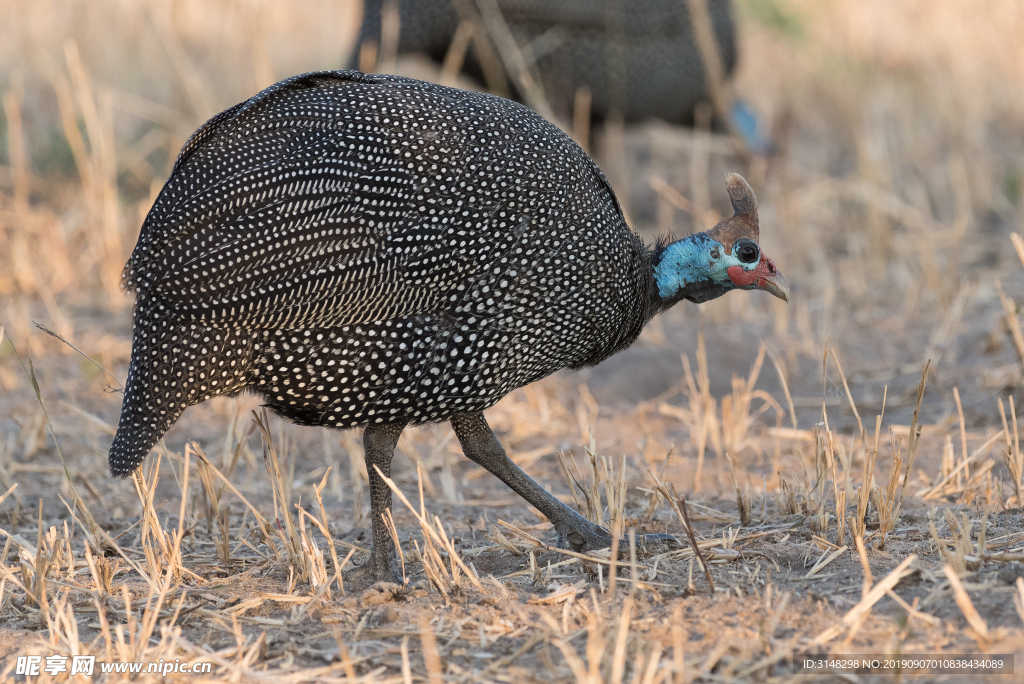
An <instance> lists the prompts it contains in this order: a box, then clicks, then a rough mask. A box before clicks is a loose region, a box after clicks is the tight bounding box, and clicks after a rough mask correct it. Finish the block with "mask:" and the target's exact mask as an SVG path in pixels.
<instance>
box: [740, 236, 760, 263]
mask: <svg viewBox="0 0 1024 684" xmlns="http://www.w3.org/2000/svg"><path fill="white" fill-rule="evenodd" d="M759 256H760V253H759V251H758V249H757V245H756V244H755V243H754V242H753V241H751V240H743V241H741V242H740V243H739V244H738V245H737V246H736V257H737V258H738V259H739V260H740V261H742V262H743V263H745V264H752V263H754V262H755V261H757V259H758V257H759Z"/></svg>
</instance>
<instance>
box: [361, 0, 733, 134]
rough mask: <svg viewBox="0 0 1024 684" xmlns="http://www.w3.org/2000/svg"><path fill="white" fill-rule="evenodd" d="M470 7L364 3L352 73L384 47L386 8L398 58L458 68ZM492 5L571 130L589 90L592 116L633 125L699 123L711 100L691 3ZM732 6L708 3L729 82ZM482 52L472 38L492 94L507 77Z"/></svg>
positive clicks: (572, 0)
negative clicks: (525, 48) (699, 110)
mask: <svg viewBox="0 0 1024 684" xmlns="http://www.w3.org/2000/svg"><path fill="white" fill-rule="evenodd" d="M467 4H468V5H469V7H470V9H471V10H472V9H473V5H474V4H476V5H477V6H482V3H474V2H472V0H470V2H468V3H466V2H464V1H460V2H453V0H415V2H410V1H409V0H403V1H402V2H392V0H366V1H365V2H364V3H363V23H362V26H361V28H360V31H359V36H358V38H356V43H355V54H354V55H353V57H352V62H353V64H354V63H355V62H356V60H357V59H358V53H359V52H360V50H361V49H362V48H363V47H364V46H369V45H374V44H377V43H380V42H383V40H382V39H383V37H382V31H381V29H382V27H383V25H384V24H385V23H386V22H385V21H384V19H383V17H384V14H385V11H386V10H385V7H386V6H387V5H392V6H393V7H394V6H397V10H398V19H399V21H398V24H399V26H400V28H401V30H400V31H399V32H398V45H397V46H395V47H396V48H397V50H398V52H399V53H402V54H406V53H422V54H425V55H427V56H429V57H431V58H433V59H434V60H436V62H437V63H438V64H441V63H443V62H447V61H450V59H451V56H450V54H449V53H450V52H451V50H452V46H453V41H454V40H455V35H456V33H458V32H459V27H460V25H463V20H462V17H461V16H460V14H461V13H463V12H465V11H466V10H465V9H462V10H459V9H457V6H459V5H462V6H465V5H467ZM489 4H491V5H492V6H493V7H494V9H495V10H496V11H497V12H499V13H500V14H501V15H502V17H503V19H504V21H505V22H506V23H507V26H508V30H509V32H510V33H511V35H512V37H513V38H514V39H515V42H516V43H517V44H518V45H530V46H531V50H530V52H531V58H532V61H533V63H534V66H535V68H534V69H533V73H535V74H536V75H537V79H538V81H539V85H540V86H541V90H542V91H543V92H544V93H545V95H546V96H547V99H548V101H549V103H550V105H551V107H552V109H553V110H554V111H555V114H557V115H559V116H561V117H563V118H564V119H565V120H566V121H571V120H572V115H573V110H574V101H575V95H576V93H577V92H578V90H579V88H581V87H586V88H587V89H588V90H589V91H590V93H591V96H592V98H593V99H592V101H591V108H590V112H591V114H592V115H593V116H594V118H596V119H601V120H603V119H605V118H607V117H608V116H609V115H611V114H612V113H613V112H616V113H617V114H618V115H621V116H622V118H623V119H624V120H625V121H627V122H633V121H645V120H647V119H650V118H652V117H653V118H658V119H662V120H663V121H668V122H670V123H688V122H692V121H693V112H694V106H695V105H696V104H697V103H698V102H700V101H701V100H707V99H709V93H708V88H707V80H706V78H705V75H704V64H703V61H702V59H701V56H700V50H699V49H698V48H697V40H696V37H695V35H694V31H693V26H692V24H691V20H690V10H689V7H688V4H687V2H686V0H630V1H629V2H628V3H627V2H623V0H497V2H495V3H489ZM730 5H731V1H730V0H708V2H707V11H708V16H709V18H710V20H711V26H712V30H713V32H714V39H715V43H716V45H718V48H719V53H720V55H721V60H722V68H723V76H728V75H729V74H731V73H732V71H733V69H734V68H735V66H736V53H737V50H736V39H737V36H736V26H735V24H734V22H733V19H732V8H731V7H730ZM484 23H485V24H486V23H487V22H484ZM384 33H387V31H386V30H385V31H384ZM478 49H479V46H478V43H477V38H474V40H473V48H472V49H471V50H469V51H467V53H466V60H465V63H464V67H465V69H466V71H467V73H468V74H469V75H471V76H473V77H474V78H476V79H477V80H478V81H480V82H483V81H487V82H488V84H490V85H491V86H492V88H491V89H492V90H494V89H495V88H501V87H503V86H504V85H505V84H504V83H503V82H502V81H501V79H500V78H499V79H497V80H495V78H494V74H492V73H490V72H486V71H485V70H484V69H483V68H482V66H481V63H482V62H483V61H484V60H481V59H479V58H478V57H477V55H476V52H477V50H478ZM499 74H500V70H499ZM636 74H643V77H642V78H637V77H636V76H635V75H636ZM487 76H490V78H489V79H488V78H487ZM509 86H510V87H511V89H512V90H513V94H515V95H516V96H518V97H522V96H523V93H521V92H518V91H517V89H516V82H515V79H511V83H510V84H509Z"/></svg>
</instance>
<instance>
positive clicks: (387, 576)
mask: <svg viewBox="0 0 1024 684" xmlns="http://www.w3.org/2000/svg"><path fill="white" fill-rule="evenodd" d="M343 574H344V576H345V580H346V581H360V580H373V582H374V583H375V584H376V583H379V582H387V583H389V584H396V585H398V586H401V585H402V580H401V579H399V577H398V573H397V572H395V569H394V568H393V567H392V566H391V563H379V564H378V563H374V558H373V556H370V558H369V559H368V560H367V561H366V562H365V563H363V564H362V565H357V566H356V567H354V568H352V569H351V570H349V571H348V572H346V573H343Z"/></svg>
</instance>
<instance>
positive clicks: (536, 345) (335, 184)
mask: <svg viewBox="0 0 1024 684" xmlns="http://www.w3.org/2000/svg"><path fill="white" fill-rule="evenodd" d="M726 183H727V186H728V190H729V195H730V197H731V198H732V203H733V207H734V210H735V214H734V215H733V216H732V217H731V218H729V219H727V220H725V221H722V222H721V223H719V224H718V225H717V226H715V227H714V228H713V229H711V230H709V231H707V232H703V233H697V234H695V235H691V236H689V237H687V238H685V239H683V240H679V241H677V242H673V243H671V244H659V245H658V246H656V247H654V248H647V247H645V246H644V244H643V242H642V241H641V240H640V238H639V237H638V236H637V235H636V234H635V233H634V232H633V231H632V230H631V229H630V228H629V227H628V226H627V225H626V222H625V220H624V219H623V216H622V212H621V210H620V208H619V205H618V203H617V201H616V199H615V194H614V193H613V192H612V189H611V187H610V186H609V185H608V181H607V180H605V177H604V175H603V174H602V173H601V171H600V169H598V167H597V165H596V164H594V162H593V161H592V160H591V159H590V157H588V156H587V154H586V153H585V152H584V151H583V150H582V149H580V147H579V146H577V145H576V144H575V143H574V142H573V141H572V140H571V139H570V138H569V137H568V136H566V135H565V134H564V133H563V132H562V131H560V130H559V129H558V128H556V127H555V126H553V125H552V124H550V123H548V122H547V121H545V120H544V119H542V118H541V117H539V116H538V115H536V114H535V113H533V112H532V111H530V110H529V109H527V108H525V107H523V106H522V105H519V104H516V103H515V102H511V101H509V100H506V99H502V98H499V97H494V96H491V95H486V94H482V93H477V92H467V91H462V90H456V89H453V88H446V87H442V86H438V85H434V84H430V83H424V82H420V81H415V80H412V79H407V78H399V77H394V76H379V75H367V74H362V73H359V72H352V71H340V72H317V73H310V74H303V75H300V76H295V77H293V78H290V79H287V80H285V81H282V82H280V83H278V84H276V85H273V86H271V87H269V88H267V89H266V90H264V91H263V92H261V93H259V94H258V95H256V96H255V97H253V98H252V99H250V100H247V101H246V102H243V103H241V104H238V105H236V106H234V107H232V108H231V109H228V110H227V111H225V112H223V113H221V114H219V115H217V116H215V117H214V118H212V119H211V120H210V121H208V122H207V123H206V124H205V125H203V127H202V128H200V129H199V130H198V131H196V133H195V134H193V135H192V137H191V138H190V139H189V141H188V142H187V143H186V144H185V146H184V147H183V148H182V150H181V153H180V155H179V156H178V159H177V161H176V162H175V165H174V169H173V171H172V172H171V176H170V178H169V179H168V181H167V183H166V184H165V185H164V187H163V190H162V191H161V192H160V195H159V196H158V197H157V200H156V202H155V203H154V204H153V207H152V209H151V210H150V212H149V214H148V216H147V217H146V220H145V222H144V223H143V226H142V232H141V234H140V236H139V241H138V244H137V245H136V247H135V250H134V251H133V252H132V255H131V257H130V258H129V260H128V264H127V265H126V266H125V270H124V274H123V284H124V287H125V289H126V290H128V291H131V292H134V293H135V297H136V301H135V309H134V314H133V339H132V354H131V364H130V366H129V369H128V380H127V382H126V385H125V392H124V404H123V407H122V410H121V417H120V421H119V423H118V426H117V434H116V435H115V437H114V441H113V444H112V445H111V447H110V469H111V472H112V473H113V474H115V475H119V476H127V475H128V474H129V473H130V472H131V471H132V470H133V469H135V468H136V467H137V466H138V465H139V464H140V463H141V462H142V461H143V459H144V458H145V457H146V455H147V454H148V453H149V451H150V449H151V448H152V447H153V446H154V445H155V444H156V442H157V441H158V440H159V439H160V438H161V437H162V436H163V434H164V433H165V432H166V431H167V430H168V429H169V428H170V427H171V425H172V424H173V423H174V421H175V420H176V419H177V418H178V417H179V416H180V415H181V413H182V412H183V411H184V410H185V409H186V408H187V407H188V406H190V405H193V404H197V403H200V402H202V401H205V400H206V399H209V398H211V397H214V396H221V395H232V394H237V393H238V392H241V391H242V390H248V391H250V392H253V393H255V394H257V395H258V396H260V397H261V398H262V399H263V400H264V402H265V405H266V406H267V407H268V408H270V409H271V410H273V411H274V412H275V413H277V414H278V415H280V416H282V417H285V418H287V419H289V420H291V421H294V422H296V423H299V424H301V425H318V426H324V427H334V428H343V429H344V428H354V427H365V428H366V429H365V432H364V434H363V442H364V445H365V453H366V466H367V471H368V475H369V480H370V494H371V512H372V526H373V540H372V544H373V545H372V552H371V557H370V560H369V561H368V562H367V564H366V565H364V569H365V571H366V572H368V573H370V574H372V576H373V577H374V578H376V579H388V580H391V579H393V578H394V569H393V566H392V559H393V552H394V550H393V545H392V541H391V537H390V535H389V533H388V531H387V529H386V527H385V526H384V524H383V522H382V514H383V513H384V512H385V510H387V509H388V508H389V507H390V505H391V492H390V490H389V489H388V488H387V486H386V484H385V482H384V481H383V480H382V479H381V477H380V476H379V475H378V474H377V471H376V469H375V467H376V468H379V469H380V471H381V472H383V473H384V475H385V476H387V475H389V474H390V468H391V460H392V456H393V453H394V448H395V444H396V443H397V441H398V437H399V435H400V433H401V432H402V430H403V428H405V426H407V425H416V424H422V423H430V422H438V421H442V420H449V421H451V424H452V427H453V428H454V430H455V434H456V436H457V437H458V439H459V442H460V443H461V445H462V449H463V451H464V453H465V454H466V456H468V457H469V458H470V459H471V460H473V461H475V462H476V463H478V464H480V465H481V466H483V467H484V468H486V469H487V470H489V471H490V472H492V473H493V474H495V475H496V476H498V477H499V478H500V479H501V480H502V481H503V482H504V483H505V484H506V485H508V486H509V487H510V488H511V489H513V490H514V491H515V492H517V493H518V494H519V495H520V496H522V497H523V498H524V499H526V501H528V502H529V503H530V504H532V505H533V506H535V507H536V508H537V509H538V510H539V511H540V512H541V513H543V514H544V515H545V516H547V518H548V519H549V520H550V521H551V522H552V523H553V525H554V527H555V529H556V530H557V532H558V535H559V543H560V544H563V545H568V546H570V547H572V548H574V549H577V550H579V549H585V548H602V547H604V546H607V545H608V543H609V534H608V532H607V531H606V530H605V529H604V528H602V527H600V526H598V525H596V524H594V523H592V522H589V521H587V520H586V519H584V518H583V517H582V516H580V515H579V514H578V513H576V512H575V511H574V510H572V509H571V508H569V507H568V506H566V505H565V504H563V503H562V502H560V501H559V500H558V499H556V498H555V497H553V496H552V495H551V494H549V493H548V492H547V491H546V490H545V489H544V488H543V487H541V486H540V485H538V484H537V483H536V482H534V481H533V480H532V479H530V477H529V476H528V475H527V474H526V473H524V472H523V471H522V470H520V469H519V468H518V467H517V466H516V465H515V464H514V463H513V462H512V461H511V460H510V459H509V458H508V457H507V456H506V454H505V451H504V450H503V449H502V446H501V444H500V443H499V441H498V439H497V438H496V437H495V436H494V433H493V432H492V431H491V429H490V428H489V427H488V425H487V422H486V420H484V416H483V411H484V409H487V408H488V407H490V406H493V405H494V404H495V403H496V402H497V401H498V400H499V399H501V398H502V397H503V396H505V395H506V394H507V393H509V392H510V391H512V390H514V389H516V388H518V387H522V386H524V385H526V384H528V383H531V382H533V381H535V380H539V379H540V378H543V377H545V376H547V375H549V374H551V373H553V372H555V371H557V370H559V369H562V368H566V367H568V368H581V367H584V366H589V365H593V364H596V363H598V362H600V361H602V360H603V359H606V358H608V357H609V356H611V355H612V354H614V353H616V352H618V351H621V350H623V349H625V348H626V347H628V346H629V345H630V344H632V343H633V342H634V341H635V340H636V338H637V336H638V335H639V334H640V330H641V329H642V328H643V326H644V324H645V323H647V321H649V320H650V319H651V317H652V316H654V315H655V314H656V313H658V312H660V311H663V310H665V309H666V308H668V307H669V306H671V305H672V304H674V303H676V302H679V301H680V300H683V299H687V300H690V301H693V302H704V301H707V300H709V299H713V298H715V297H719V296H721V295H723V294H725V293H726V292H728V291H729V290H732V289H737V288H739V289H762V290H766V291H768V292H770V293H772V294H774V295H775V296H777V297H781V298H782V299H787V300H788V292H789V290H788V285H787V284H786V280H785V278H784V277H783V276H782V274H781V273H780V272H779V271H778V270H777V269H776V267H775V264H774V263H773V262H772V260H771V259H769V258H768V257H766V256H765V255H764V254H763V253H762V252H761V250H760V248H759V246H758V222H757V205H756V200H755V198H754V193H753V192H752V191H751V189H750V187H749V186H748V185H747V183H746V181H744V180H743V179H742V178H741V177H740V176H738V175H736V174H729V175H728V176H726Z"/></svg>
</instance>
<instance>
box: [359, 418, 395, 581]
mask: <svg viewBox="0 0 1024 684" xmlns="http://www.w3.org/2000/svg"><path fill="white" fill-rule="evenodd" d="M404 427H405V423H389V424H387V425H373V426H370V427H368V428H366V431H365V432H363V451H364V454H365V457H366V474H367V475H368V476H369V479H370V518H371V524H372V527H373V542H372V543H373V545H372V546H371V550H370V560H368V561H367V562H366V563H364V564H363V565H362V566H360V567H359V568H356V570H355V571H354V572H353V574H355V575H356V576H362V575H370V576H372V577H373V579H374V580H375V581H377V582H394V583H395V584H398V583H399V581H398V575H397V574H396V573H395V569H394V567H393V566H392V562H393V561H394V557H395V548H394V543H392V541H391V534H390V533H389V532H388V528H387V526H386V525H385V524H384V519H383V518H382V516H383V515H384V511H386V510H388V509H390V508H391V489H390V488H388V485H387V483H386V482H384V480H383V479H382V478H381V476H380V475H378V474H377V470H376V469H375V468H374V466H377V468H380V471H381V472H382V473H384V476H385V477H391V459H392V458H394V456H395V445H396V444H398V437H399V436H400V435H401V434H402V429H403V428H404Z"/></svg>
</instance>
